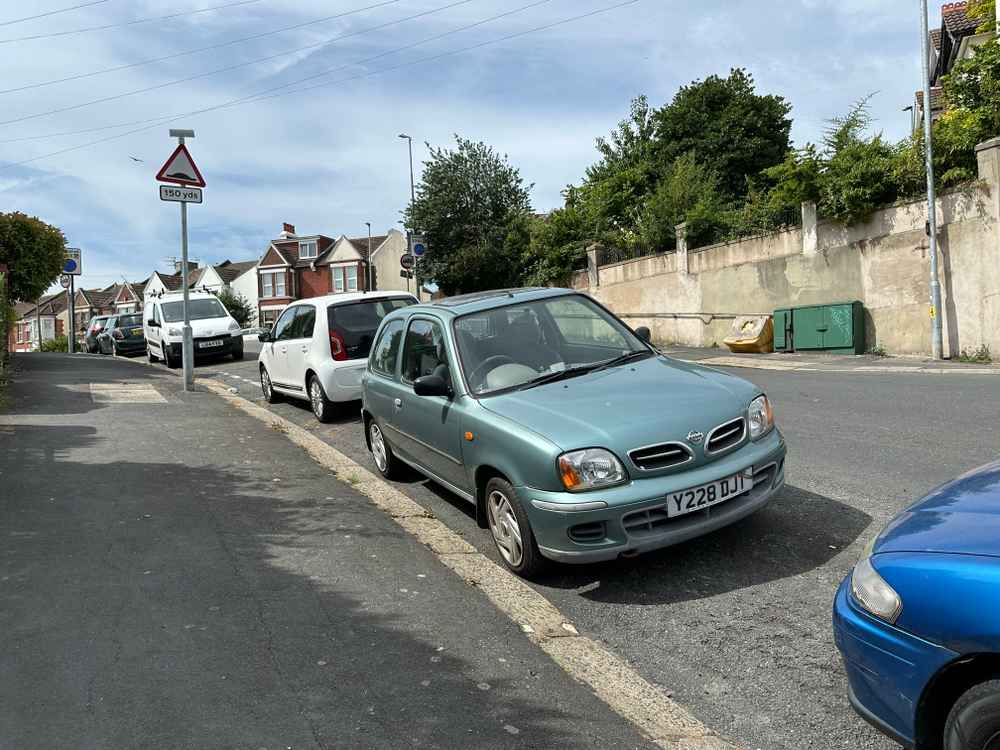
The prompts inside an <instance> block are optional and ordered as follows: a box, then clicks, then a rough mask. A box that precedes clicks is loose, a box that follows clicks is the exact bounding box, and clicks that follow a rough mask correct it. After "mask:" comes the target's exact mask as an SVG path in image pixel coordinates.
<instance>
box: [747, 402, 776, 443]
mask: <svg viewBox="0 0 1000 750" xmlns="http://www.w3.org/2000/svg"><path fill="white" fill-rule="evenodd" d="M747 420H748V421H749V423H750V439H751V440H759V439H760V438H762V437H764V436H765V435H766V434H767V433H769V432H770V431H771V428H772V427H774V411H773V410H772V409H771V402H770V401H768V400H767V396H758V397H757V398H755V399H754V400H753V401H751V402H750V408H749V409H747Z"/></svg>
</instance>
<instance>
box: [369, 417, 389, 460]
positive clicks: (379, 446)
mask: <svg viewBox="0 0 1000 750" xmlns="http://www.w3.org/2000/svg"><path fill="white" fill-rule="evenodd" d="M369 434H370V435H371V440H372V457H373V458H374V459H375V465H376V466H377V467H378V469H379V471H383V472H384V471H385V470H386V467H387V466H388V465H389V458H388V455H387V454H386V450H385V438H383V437H382V430H380V429H379V426H378V425H377V424H375V423H374V422H372V426H371V429H370V430H369Z"/></svg>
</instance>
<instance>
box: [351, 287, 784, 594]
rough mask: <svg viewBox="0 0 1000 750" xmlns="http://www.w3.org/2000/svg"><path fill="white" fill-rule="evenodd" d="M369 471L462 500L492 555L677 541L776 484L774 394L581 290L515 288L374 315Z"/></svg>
mask: <svg viewBox="0 0 1000 750" xmlns="http://www.w3.org/2000/svg"><path fill="white" fill-rule="evenodd" d="M362 398H363V405H362V416H363V418H364V426H365V433H366V437H367V443H368V448H369V450H370V451H371V453H372V456H373V458H374V461H375V465H376V466H377V467H378V470H379V471H380V472H381V473H382V474H383V475H384V476H386V477H387V478H393V477H395V476H396V475H397V474H398V473H399V470H400V468H401V466H400V464H401V463H404V464H408V465H409V466H411V467H413V468H414V469H416V470H417V471H419V472H420V473H421V474H424V475H426V476H428V477H430V478H431V479H433V480H434V481H436V482H438V483H439V484H441V485H443V486H444V487H446V488H447V489H449V490H450V491H452V492H454V493H455V494H457V495H459V496H460V497H462V498H464V499H465V500H468V501H469V502H470V503H473V504H474V505H475V512H476V519H477V521H478V522H479V525H480V526H481V527H482V528H488V529H489V530H490V531H491V533H492V535H493V539H494V541H495V542H496V546H497V549H498V551H499V553H500V556H501V557H502V558H503V561H504V562H505V563H506V565H507V566H508V567H509V568H510V569H511V570H513V571H514V572H515V573H518V574H520V575H522V576H526V577H528V576H531V575H533V574H535V573H537V572H538V571H539V570H540V569H541V567H542V566H543V564H544V562H545V560H546V559H548V560H556V561H559V562H564V563H589V562H594V561H599V560H610V559H614V558H617V557H619V556H633V555H637V554H640V553H642V552H648V551H649V550H653V549H658V548H660V547H666V546H669V545H672V544H678V543H679V542H683V541H685V540H688V539H691V538H693V537H697V536H701V535H702V534H707V533H709V532H711V531H714V530H715V529H718V528H721V527H723V526H726V525H728V524H731V523H734V522H736V521H738V520H740V519H741V518H744V517H746V516H748V515H750V514H751V513H753V512H754V511H756V510H759V509H760V508H761V507H763V506H764V505H765V504H766V503H767V502H768V500H770V499H771V497H773V496H774V494H775V493H776V492H778V491H779V490H780V489H781V487H782V486H783V485H784V481H785V471H784V468H785V441H784V438H783V437H782V435H781V433H780V431H779V430H778V429H777V428H776V427H775V425H774V416H773V412H772V410H771V404H770V403H769V402H768V400H767V397H766V396H765V395H764V394H762V393H761V391H760V389H759V388H757V387H756V386H754V385H752V384H751V383H748V382H747V381H745V380H742V379H740V378H736V377H732V376H730V375H726V374H724V373H721V372H718V371H716V370H711V369H709V368H706V367H700V366H697V365H692V364H687V363H684V362H679V361H677V360H673V359H670V358H669V357H666V356H664V355H662V354H660V353H659V352H657V351H656V350H655V349H654V348H652V347H651V346H650V344H649V331H648V330H647V329H644V328H640V329H638V330H637V331H633V330H632V329H630V328H629V327H628V326H626V325H625V324H624V323H623V322H621V321H620V320H619V319H618V318H616V317H615V316H614V315H612V314H611V313H610V312H609V311H608V310H606V309H605V308H604V307H602V306H601V305H600V304H598V303H597V302H595V301H594V300H593V299H591V298H590V297H588V296H586V295H583V294H578V293H576V292H573V291H570V290H561V289H519V290H510V291H497V292H488V293H482V294H475V295H466V296H462V297H452V298H450V299H446V300H443V301H441V302H437V303H434V304H424V305H414V306H412V307H407V308H404V309H401V310H397V311H396V312H394V313H392V314H390V315H388V316H387V317H386V318H385V319H384V320H383V321H382V325H381V326H380V328H379V330H378V332H377V333H376V338H375V343H374V345H373V346H372V350H371V355H370V358H369V362H368V370H367V372H366V373H365V375H364V376H363V378H362Z"/></svg>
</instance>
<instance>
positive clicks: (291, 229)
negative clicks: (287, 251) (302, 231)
mask: <svg viewBox="0 0 1000 750" xmlns="http://www.w3.org/2000/svg"><path fill="white" fill-rule="evenodd" d="M281 236H282V237H284V238H285V239H289V238H291V237H294V236H295V225H294V224H289V223H288V222H287V221H286V222H285V223H284V224H282V225H281Z"/></svg>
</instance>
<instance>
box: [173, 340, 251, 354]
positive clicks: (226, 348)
mask: <svg viewBox="0 0 1000 750" xmlns="http://www.w3.org/2000/svg"><path fill="white" fill-rule="evenodd" d="M207 341H221V343H220V344H219V345H218V346H213V347H209V348H205V347H200V346H198V345H199V344H200V343H203V342H207ZM193 345H194V358H195V359H200V358H202V357H216V356H221V355H226V354H232V353H233V352H241V351H243V337H242V336H228V335H227V336H209V337H207V338H198V339H195V340H194V342H193ZM183 347H184V345H183V344H182V343H181V342H180V341H173V342H171V343H169V344H167V348H168V349H170V356H171V357H172V358H174V359H180V358H181V356H182V354H183Z"/></svg>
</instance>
